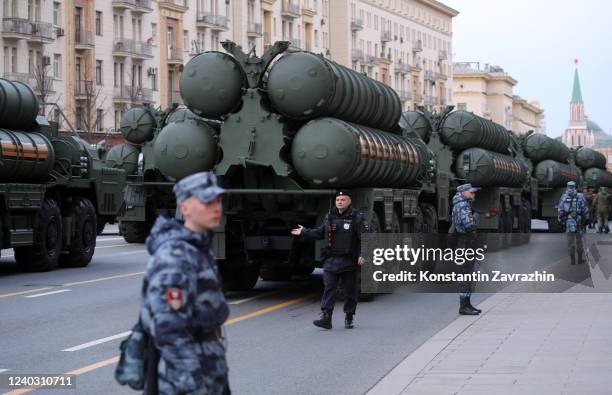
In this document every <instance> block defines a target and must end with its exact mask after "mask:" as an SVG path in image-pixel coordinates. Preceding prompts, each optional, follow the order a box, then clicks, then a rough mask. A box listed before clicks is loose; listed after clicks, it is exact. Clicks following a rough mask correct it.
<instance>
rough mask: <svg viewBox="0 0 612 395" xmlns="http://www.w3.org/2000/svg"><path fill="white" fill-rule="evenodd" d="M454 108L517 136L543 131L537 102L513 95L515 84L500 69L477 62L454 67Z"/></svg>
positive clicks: (457, 64)
mask: <svg viewBox="0 0 612 395" xmlns="http://www.w3.org/2000/svg"><path fill="white" fill-rule="evenodd" d="M453 69H454V74H453V95H454V100H455V104H456V108H457V109H459V110H466V111H471V112H473V113H474V114H476V115H478V116H481V117H483V118H487V119H490V120H492V121H493V122H496V123H498V124H500V125H502V126H504V127H505V128H506V129H509V130H512V131H513V132H515V133H517V134H524V133H526V132H527V131H529V130H533V131H535V132H536V133H541V132H542V131H543V125H542V120H543V115H544V110H543V109H542V108H541V107H540V105H539V103H538V102H537V101H531V102H528V101H527V100H525V99H523V98H521V97H520V96H517V95H515V94H513V90H514V86H515V85H516V84H517V81H516V80H515V79H514V78H512V77H511V76H510V75H508V73H506V72H505V71H504V69H502V68H501V67H499V66H493V65H488V64H486V65H484V67H481V65H480V63H477V62H459V63H455V64H454V65H453Z"/></svg>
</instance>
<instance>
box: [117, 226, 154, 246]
mask: <svg viewBox="0 0 612 395" xmlns="http://www.w3.org/2000/svg"><path fill="white" fill-rule="evenodd" d="M119 230H120V232H121V235H122V236H123V239H124V240H125V241H126V242H128V243H144V242H145V240H146V239H147V236H149V232H150V231H151V228H150V227H149V225H148V224H147V223H146V222H134V221H121V222H119Z"/></svg>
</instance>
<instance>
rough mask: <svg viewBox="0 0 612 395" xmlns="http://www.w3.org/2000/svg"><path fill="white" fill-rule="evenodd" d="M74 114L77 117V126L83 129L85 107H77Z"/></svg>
mask: <svg viewBox="0 0 612 395" xmlns="http://www.w3.org/2000/svg"><path fill="white" fill-rule="evenodd" d="M74 115H75V118H76V128H77V129H78V130H83V108H82V107H77V108H76V110H75V111H74Z"/></svg>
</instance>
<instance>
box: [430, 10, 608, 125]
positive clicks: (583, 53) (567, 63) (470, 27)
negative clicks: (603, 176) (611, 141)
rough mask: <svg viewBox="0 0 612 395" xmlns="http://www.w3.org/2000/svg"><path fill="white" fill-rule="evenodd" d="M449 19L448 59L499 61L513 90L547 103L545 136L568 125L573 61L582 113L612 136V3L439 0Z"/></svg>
mask: <svg viewBox="0 0 612 395" xmlns="http://www.w3.org/2000/svg"><path fill="white" fill-rule="evenodd" d="M441 2H442V3H444V4H446V5H448V6H450V7H452V8H454V9H456V10H457V11H459V12H460V14H459V15H458V16H457V17H455V18H453V46H454V49H453V61H454V62H480V63H481V67H482V65H484V64H485V63H489V64H494V65H498V66H501V67H502V68H503V69H504V70H505V71H506V72H507V73H508V74H509V75H510V76H512V77H513V78H514V79H516V80H517V81H518V84H517V85H516V86H515V87H514V94H515V95H519V96H521V97H522V98H523V99H526V100H527V101H531V100H537V101H539V102H540V105H541V106H542V107H543V108H544V111H545V112H544V115H545V124H546V134H547V135H549V136H551V137H557V136H560V135H561V134H562V133H563V132H564V131H565V129H566V128H567V124H568V120H569V101H570V99H571V95H572V85H573V79H574V69H575V64H574V59H576V58H577V59H578V60H579V63H578V73H579V75H580V83H581V87H582V98H583V101H584V106H585V113H586V115H587V116H588V117H589V119H590V120H593V121H595V122H597V124H598V125H599V126H601V128H602V129H603V130H604V131H606V132H607V133H609V134H612V103H611V100H610V93H611V92H612V1H608V0H582V1H576V0H574V1H568V0H441Z"/></svg>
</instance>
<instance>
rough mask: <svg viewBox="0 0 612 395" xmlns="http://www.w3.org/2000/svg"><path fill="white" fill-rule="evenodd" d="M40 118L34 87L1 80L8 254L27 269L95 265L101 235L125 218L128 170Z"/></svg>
mask: <svg viewBox="0 0 612 395" xmlns="http://www.w3.org/2000/svg"><path fill="white" fill-rule="evenodd" d="M37 114H38V99H37V97H36V95H35V94H34V92H33V91H32V89H31V88H30V87H28V86H27V85H26V84H23V83H21V82H16V81H9V80H5V79H0V163H1V164H2V166H0V206H1V216H0V248H2V249H5V248H13V249H14V251H15V259H16V261H17V264H18V265H19V266H20V267H21V268H23V269H24V270H29V271H46V270H52V269H54V268H56V267H57V266H58V265H62V266H70V267H82V266H87V265H88V264H89V262H90V261H91V258H92V255H93V253H94V249H95V246H96V235H97V231H98V228H100V227H103V226H104V224H105V223H106V222H111V221H112V222H114V220H115V218H116V217H117V215H118V214H119V213H120V209H121V208H122V202H123V192H124V191H123V190H124V187H125V180H126V176H125V171H123V170H118V169H114V168H111V167H107V166H105V165H104V164H103V162H102V161H101V160H100V159H99V157H98V153H97V151H96V150H94V149H92V148H91V147H90V145H89V144H88V143H87V142H85V141H84V140H82V139H81V138H79V137H78V136H70V137H65V136H61V135H60V134H59V132H58V128H57V124H55V123H52V122H49V121H47V119H46V118H44V117H42V116H37Z"/></svg>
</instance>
